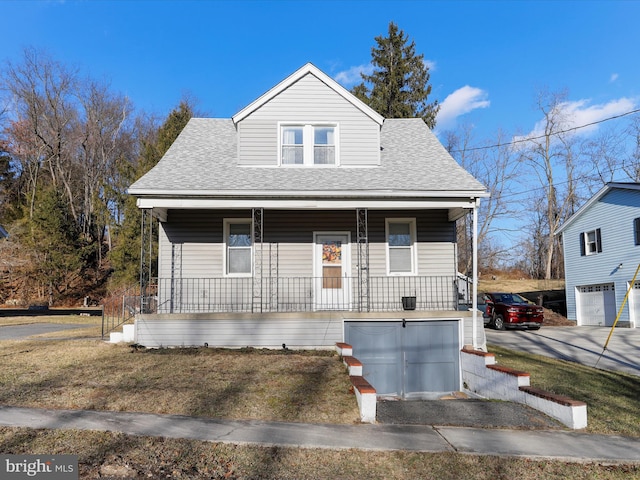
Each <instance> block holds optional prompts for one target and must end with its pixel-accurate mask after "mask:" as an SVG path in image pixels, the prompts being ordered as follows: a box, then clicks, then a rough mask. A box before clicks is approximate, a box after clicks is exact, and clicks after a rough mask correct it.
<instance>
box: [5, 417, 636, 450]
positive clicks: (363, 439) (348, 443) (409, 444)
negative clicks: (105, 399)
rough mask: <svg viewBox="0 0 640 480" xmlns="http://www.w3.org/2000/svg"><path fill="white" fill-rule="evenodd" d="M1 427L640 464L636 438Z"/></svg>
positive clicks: (335, 428)
mask: <svg viewBox="0 0 640 480" xmlns="http://www.w3.org/2000/svg"><path fill="white" fill-rule="evenodd" d="M0 426H6V427H28V428H38V429H40V428H46V429H76V430H99V431H112V432H122V433H125V434H129V435H147V436H154V437H169V438H187V439H192V440H202V441H209V442H222V443H233V444H256V445H263V446H279V447H303V448H328V449H347V448H354V449H361V450H380V451H381V450H406V451H416V452H459V453H469V454H478V455H508V456H516V457H527V458H546V459H556V460H568V461H594V462H610V463H640V438H627V437H620V436H609V435H587V434H582V433H574V432H565V431H549V430H536V431H531V430H503V429H481V428H462V427H437V426H426V425H369V424H362V425H316V424H303V423H285V422H262V421H250V420H247V421H241V420H213V419H205V418H194V417H186V416H180V415H157V414H147V413H131V412H105V411H91V410H46V409H36V408H21V407H0Z"/></svg>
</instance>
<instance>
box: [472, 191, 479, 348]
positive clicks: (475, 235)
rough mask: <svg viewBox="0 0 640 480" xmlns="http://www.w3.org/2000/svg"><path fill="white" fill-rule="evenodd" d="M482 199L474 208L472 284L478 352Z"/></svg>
mask: <svg viewBox="0 0 640 480" xmlns="http://www.w3.org/2000/svg"><path fill="white" fill-rule="evenodd" d="M479 202H480V199H477V200H476V203H475V204H474V206H473V239H472V242H473V247H472V250H473V252H472V253H473V255H472V256H473V274H472V275H473V282H472V283H471V290H472V294H471V312H472V317H471V318H472V320H471V321H472V322H473V329H472V335H473V345H472V346H473V349H474V350H476V349H477V348H478V340H477V338H476V337H477V335H478V326H477V320H478V206H479V205H478V203H479Z"/></svg>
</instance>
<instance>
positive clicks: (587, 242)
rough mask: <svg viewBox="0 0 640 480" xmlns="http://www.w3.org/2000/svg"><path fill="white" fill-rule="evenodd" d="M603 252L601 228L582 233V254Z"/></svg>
mask: <svg viewBox="0 0 640 480" xmlns="http://www.w3.org/2000/svg"><path fill="white" fill-rule="evenodd" d="M601 252H602V233H601V231H600V229H599V228H596V229H595V230H589V231H587V232H582V233H581V234H580V255H582V256H585V255H595V254H596V253H601Z"/></svg>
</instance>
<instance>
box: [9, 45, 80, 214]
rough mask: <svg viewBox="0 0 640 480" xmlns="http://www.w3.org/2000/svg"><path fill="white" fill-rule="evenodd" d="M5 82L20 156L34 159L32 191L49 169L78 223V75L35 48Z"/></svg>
mask: <svg viewBox="0 0 640 480" xmlns="http://www.w3.org/2000/svg"><path fill="white" fill-rule="evenodd" d="M3 80H4V82H3V83H4V86H5V88H6V89H8V91H9V92H10V94H11V96H12V98H13V102H14V107H15V112H14V113H15V120H14V124H15V127H16V128H15V129H16V130H20V131H21V135H20V136H19V137H17V138H19V139H20V140H21V142H22V143H21V144H20V145H16V147H17V149H18V150H19V151H20V150H21V151H27V150H28V151H29V155H30V156H31V158H30V159H29V160H28V161H29V163H30V165H29V169H30V170H31V171H32V177H33V178H32V182H31V184H32V187H33V188H36V186H37V182H36V181H35V179H37V177H38V174H39V171H40V169H41V168H44V169H45V170H46V171H47V173H48V176H49V179H50V181H51V183H52V184H53V185H54V186H55V187H57V188H58V187H59V188H61V189H62V190H64V191H65V193H66V195H67V197H68V201H69V206H70V208H71V212H72V214H73V216H74V217H75V218H77V212H76V209H75V205H74V193H73V189H72V187H71V182H72V178H73V165H72V161H71V158H72V151H73V142H72V140H71V136H72V135H73V132H74V130H75V129H76V125H77V121H78V112H77V109H76V105H75V102H74V100H75V96H74V94H75V91H76V88H77V81H78V79H77V74H76V72H74V71H70V70H68V69H67V68H66V67H64V66H63V65H62V64H60V63H58V62H56V61H55V60H53V59H51V58H50V57H49V56H48V55H46V54H44V53H42V52H39V51H37V50H35V49H32V48H30V49H25V51H24V56H23V62H22V63H21V64H12V63H11V62H9V63H8V68H7V69H6V72H5V75H4V78H3ZM17 138H16V139H17ZM24 142H26V144H25V143H24ZM31 210H32V212H33V209H31Z"/></svg>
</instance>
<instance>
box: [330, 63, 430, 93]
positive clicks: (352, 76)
mask: <svg viewBox="0 0 640 480" xmlns="http://www.w3.org/2000/svg"><path fill="white" fill-rule="evenodd" d="M424 64H425V66H426V67H427V68H428V69H429V73H431V72H434V71H435V69H436V62H435V61H433V60H424ZM373 70H374V68H373V65H371V64H370V63H368V64H366V65H356V66H354V67H351V68H348V69H347V70H342V71H341V72H338V73H336V74H335V76H334V77H333V79H334V80H335V81H336V82H338V83H339V84H341V85H342V86H343V87H346V88H348V87H352V86H354V85H355V84H357V83H360V82H362V77H361V76H360V74H361V73H364V74H365V75H371V74H372V73H373Z"/></svg>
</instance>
